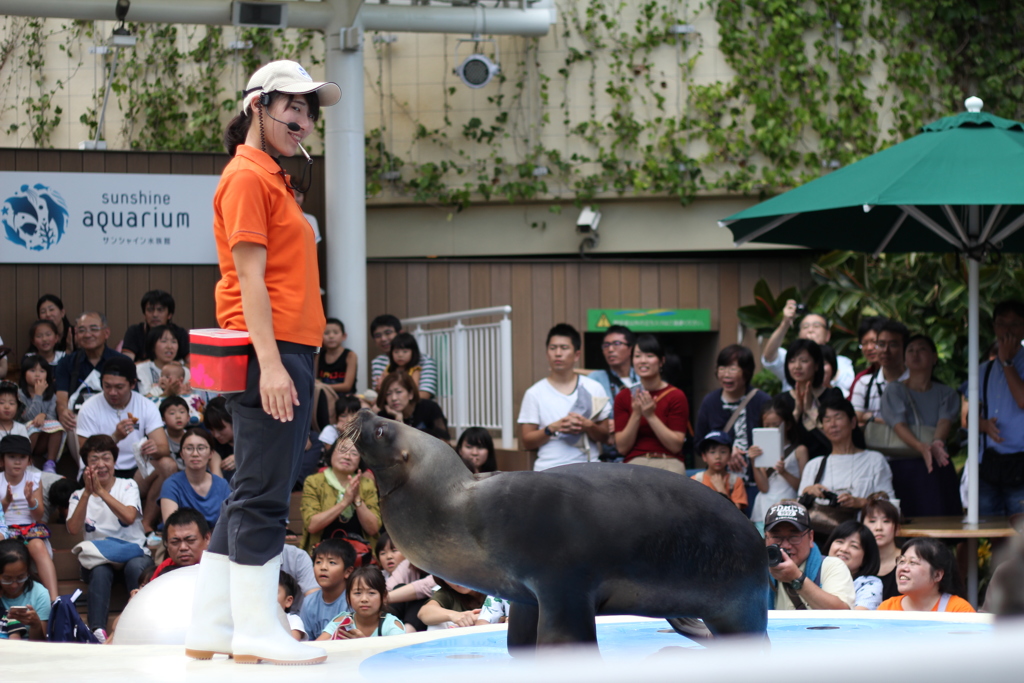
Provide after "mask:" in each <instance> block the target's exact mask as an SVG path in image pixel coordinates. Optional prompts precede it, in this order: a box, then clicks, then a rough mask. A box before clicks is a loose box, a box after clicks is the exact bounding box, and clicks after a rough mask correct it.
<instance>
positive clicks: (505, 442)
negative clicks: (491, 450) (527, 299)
mask: <svg viewBox="0 0 1024 683" xmlns="http://www.w3.org/2000/svg"><path fill="white" fill-rule="evenodd" d="M498 329H499V334H500V336H501V445H502V447H503V448H508V449H511V448H512V447H513V444H512V439H513V431H512V428H513V422H512V321H511V320H510V319H509V317H508V313H506V314H504V315H503V316H501V322H500V323H499V327H498Z"/></svg>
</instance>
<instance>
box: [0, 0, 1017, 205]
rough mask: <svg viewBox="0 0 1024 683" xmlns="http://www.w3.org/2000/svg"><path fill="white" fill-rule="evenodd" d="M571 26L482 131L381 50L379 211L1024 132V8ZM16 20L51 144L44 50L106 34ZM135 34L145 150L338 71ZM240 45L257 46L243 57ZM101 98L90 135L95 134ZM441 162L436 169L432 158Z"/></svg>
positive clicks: (263, 38) (132, 80)
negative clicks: (318, 74)
mask: <svg viewBox="0 0 1024 683" xmlns="http://www.w3.org/2000/svg"><path fill="white" fill-rule="evenodd" d="M559 9H560V12H559V17H560V24H559V25H558V27H557V29H553V31H552V35H551V36H549V37H547V38H544V39H535V38H515V39H504V40H505V43H504V44H505V45H506V50H505V51H504V52H503V54H502V57H503V60H502V61H503V65H502V67H503V71H502V73H501V74H499V76H498V78H497V79H496V82H494V83H492V84H491V85H489V86H488V87H487V90H486V91H484V92H486V93H487V98H486V99H487V102H488V105H489V109H488V111H489V113H488V114H487V115H486V116H485V115H481V114H476V115H467V116H461V115H459V116H456V114H455V113H454V112H453V109H452V107H451V104H450V100H451V99H452V98H453V97H454V96H455V95H456V93H457V88H461V87H463V86H461V85H459V84H457V82H456V79H455V78H454V77H453V76H450V75H448V74H447V72H448V71H449V70H450V67H451V66H454V65H452V64H449V65H448V67H449V68H446V69H445V71H446V74H445V83H444V86H443V87H444V90H443V92H442V96H443V98H444V116H443V120H442V121H441V123H440V124H439V125H427V124H425V123H424V122H422V121H420V120H419V118H418V113H417V112H416V111H413V110H412V109H410V108H409V107H408V105H406V104H405V103H404V102H400V101H398V100H397V98H395V97H394V95H393V94H392V93H391V92H390V91H389V89H388V83H389V81H388V80H386V79H385V77H384V72H385V64H386V63H387V61H388V60H389V58H390V54H391V53H390V51H391V50H392V48H391V47H390V45H391V43H390V42H389V41H387V40H382V39H380V37H379V36H374V35H367V37H366V38H367V40H366V52H365V54H366V68H367V71H368V73H369V75H370V78H369V79H368V82H369V83H370V85H371V88H375V89H376V92H377V96H378V106H379V107H380V110H381V125H380V126H379V127H378V128H376V129H374V130H371V131H369V132H368V133H367V137H366V172H367V175H366V177H367V195H368V196H371V197H372V196H375V195H379V194H382V193H385V192H389V193H393V194H397V195H404V196H408V197H411V198H413V199H414V200H416V201H420V202H429V203H435V204H440V205H450V206H455V207H465V206H468V205H469V204H471V203H473V202H477V201H481V200H482V201H488V200H490V201H495V200H502V201H507V202H513V203H515V202H523V201H532V200H554V199H558V200H564V199H572V200H574V201H575V202H576V203H577V204H583V203H587V202H591V201H595V200H599V199H601V198H604V197H608V196H617V195H618V196H656V197H674V198H675V199H677V200H678V201H680V202H681V203H684V204H685V203H687V202H689V201H691V200H692V199H693V198H694V197H695V196H696V195H697V194H698V193H701V192H719V191H728V192H742V193H749V194H768V193H774V192H778V191H780V190H784V189H786V188H788V187H792V186H794V185H797V184H799V183H802V182H804V181H806V180H809V179H811V178H813V177H816V176H818V175H820V174H821V173H823V172H827V171H828V170H830V169H832V168H835V167H838V166H840V165H845V164H849V163H852V162H853V161H856V160H857V159H859V158H861V157H864V156H866V155H868V154H871V153H873V152H875V151H877V150H878V149H879V148H880V147H883V146H886V145H889V144H892V143H895V142H898V141H900V140H902V139H905V138H906V137H908V136H910V135H913V134H914V133H915V132H916V130H917V128H918V127H919V126H920V125H921V124H922V123H925V122H927V121H929V120H932V119H934V118H937V117H939V116H942V115H946V114H948V113H951V112H954V111H958V110H959V109H960V108H961V106H962V104H961V101H962V99H963V97H965V96H966V95H969V94H978V95H980V96H981V97H983V98H984V99H985V101H986V109H987V110H988V111H992V112H994V113H996V114H998V115H1001V116H1006V117H1009V118H1018V119H1019V118H1022V117H1024V68H1022V67H1024V56H1022V54H1024V53H1021V52H1020V50H1019V47H1018V45H1017V42H1018V40H1017V36H1018V35H1020V33H1021V31H1022V29H1024V5H1021V4H1020V3H1018V2H1015V0H807V1H806V2H800V3H794V2H788V1H785V0H692V1H690V0H660V1H658V0H650V1H647V2H645V1H644V0H631V1H629V2H627V1H625V0H578V1H576V2H563V3H561V4H560V7H559ZM709 15H711V16H713V17H714V19H715V20H716V22H717V24H718V29H719V36H718V38H719V40H718V44H717V46H716V47H715V48H714V49H716V50H717V51H718V52H719V53H720V54H721V56H722V58H723V59H724V61H725V63H726V64H727V65H728V67H729V68H730V69H731V71H732V72H733V73H732V75H731V77H723V78H720V79H717V80H714V81H710V80H708V79H706V78H701V79H697V78H696V77H695V72H696V70H697V68H698V66H699V64H700V63H701V60H702V59H706V58H708V56H709V55H708V54H706V48H705V42H706V40H707V39H708V38H709V37H708V36H701V34H700V33H696V32H692V31H689V30H686V29H685V28H683V27H686V26H688V25H689V24H690V22H691V21H693V20H694V19H695V18H697V17H702V16H703V17H707V16H709ZM4 21H5V22H6V26H5V29H4V31H3V35H4V36H5V39H4V40H3V42H0V83H2V84H3V85H4V86H6V89H7V91H8V92H12V91H14V90H17V91H18V93H19V94H20V95H19V96H21V97H22V99H21V100H15V101H14V102H12V101H11V100H10V99H8V100H7V101H6V104H5V107H6V110H8V111H9V110H10V109H11V108H12V107H13V108H16V109H18V118H17V122H16V123H15V124H12V125H11V126H10V127H9V128H8V129H6V131H5V132H6V133H7V134H8V135H9V136H13V135H17V136H18V137H19V138H20V139H22V140H26V141H27V139H28V138H27V137H25V136H26V135H28V134H30V139H31V141H32V143H33V144H34V145H35V146H37V147H46V146H49V145H50V144H51V138H52V134H53V131H54V130H55V129H56V128H57V126H58V125H59V124H60V122H61V118H62V116H63V114H64V113H63V111H61V108H60V107H59V106H58V105H57V104H56V101H55V100H56V96H57V93H58V92H59V91H60V90H62V89H63V87H64V85H65V82H64V81H62V80H59V79H52V77H50V76H48V75H46V74H45V71H44V59H43V54H44V51H43V47H44V45H45V44H46V43H47V41H50V40H54V39H55V36H57V34H58V33H62V34H66V36H65V35H62V36H61V37H60V38H59V40H60V42H61V45H62V47H61V49H62V50H64V51H66V53H67V55H68V57H67V58H68V60H69V64H70V66H71V67H72V69H73V70H77V68H78V67H80V66H81V64H82V58H81V56H80V55H81V53H82V45H83V44H84V43H85V42H88V43H89V44H95V43H99V42H103V41H104V40H105V38H104V37H103V36H100V35H98V34H97V30H96V27H95V25H93V24H92V23H91V22H71V23H69V24H61V25H60V28H59V29H48V28H47V27H49V26H51V25H53V23H52V22H50V23H44V22H42V21H40V20H34V19H19V18H6V19H5V20H4ZM131 30H132V32H133V33H134V34H135V35H137V36H139V41H138V43H137V44H136V46H135V48H133V49H128V50H122V51H121V53H120V55H119V65H118V69H117V74H116V75H115V77H114V79H113V92H114V95H115V98H114V101H113V102H112V104H111V105H110V106H116V107H118V108H119V110H120V112H121V114H122V116H121V118H122V119H123V122H124V123H123V127H122V129H121V130H120V131H119V133H120V135H121V137H122V138H123V139H125V140H126V141H127V143H128V145H129V146H130V147H131V148H132V149H145V150H187V151H219V150H220V149H221V142H220V136H221V131H222V130H223V127H224V124H225V123H226V121H227V120H228V119H229V118H230V117H231V116H233V115H234V112H235V111H237V107H238V102H239V98H240V89H241V88H242V87H244V82H245V79H246V78H247V77H248V74H250V73H251V72H252V71H253V70H255V69H256V68H257V67H258V66H259V65H260V64H262V63H264V62H266V61H268V60H270V59H281V58H289V59H296V60H298V61H300V62H302V63H304V64H306V65H307V66H310V65H318V64H321V63H322V62H323V49H324V47H323V40H322V36H321V35H320V34H318V33H316V32H312V31H298V30H292V29H289V30H286V31H271V30H264V29H223V28H218V27H200V26H171V25H158V24H148V25H142V24H134V25H131ZM448 40H449V39H447V38H445V41H446V42H445V48H446V53H447V52H448V50H447V47H448V42H447V41H448ZM238 42H241V43H243V44H246V45H247V44H248V43H251V47H248V46H246V47H245V48H244V49H234V48H233V47H232V43H238ZM509 45H511V46H512V48H513V49H512V51H511V52H512V54H513V55H514V56H513V58H511V59H510V58H509V56H508V55H509V51H508V49H507V48H508V46H509ZM72 50H74V54H72ZM553 54H554V55H555V57H554V58H552V55H553ZM111 57H112V55H109V54H108V55H107V56H106V57H105V58H104V59H105V60H106V64H107V68H108V70H109V65H110V62H111ZM374 62H376V64H374ZM374 67H376V68H374ZM374 71H376V75H375V74H374ZM22 75H27V76H28V77H29V78H30V79H31V82H30V83H29V84H28V87H26V84H25V83H24V82H22V81H21V80H18V79H21V78H22ZM374 76H375V77H374ZM2 79H6V80H2ZM100 80H101V81H102V79H100ZM583 84H585V87H580V86H581V85H583ZM16 86H20V88H19V87H16ZM102 88H103V84H102V83H100V84H98V85H97V89H96V92H95V93H94V106H92V107H90V108H89V110H88V111H87V112H86V113H85V114H83V115H82V117H81V119H80V120H81V121H82V122H83V123H84V124H85V125H86V126H87V127H88V128H89V130H90V131H92V132H93V133H95V128H96V126H97V119H98V111H99V106H100V104H101V102H102V94H103V93H102ZM368 106H372V105H368ZM385 106H386V107H387V108H388V110H389V112H390V113H391V119H390V123H392V124H393V121H394V118H393V117H394V116H395V115H396V111H397V115H398V116H403V117H407V118H408V119H409V120H410V121H411V122H412V124H413V129H414V130H415V135H414V140H413V142H412V146H411V147H409V148H408V149H405V150H398V149H396V147H395V144H394V142H393V140H392V135H393V131H392V130H391V129H390V128H389V125H388V124H389V118H388V117H387V116H385V113H384V112H385ZM4 113H5V112H0V115H3V114H4ZM109 115H110V112H109V109H108V118H109ZM108 128H109V126H108ZM322 131H323V129H322V124H321V126H320V132H321V133H322ZM107 132H108V136H109V134H110V132H111V131H109V130H108V131H107ZM552 140H554V141H555V142H551V141H552ZM428 149H433V150H436V151H437V153H436V154H431V155H424V154H418V153H417V152H419V151H422V150H428ZM428 156H430V157H433V160H430V161H415V160H414V159H416V158H425V157H428ZM403 157H404V158H403ZM552 210H554V211H557V205H556V206H552Z"/></svg>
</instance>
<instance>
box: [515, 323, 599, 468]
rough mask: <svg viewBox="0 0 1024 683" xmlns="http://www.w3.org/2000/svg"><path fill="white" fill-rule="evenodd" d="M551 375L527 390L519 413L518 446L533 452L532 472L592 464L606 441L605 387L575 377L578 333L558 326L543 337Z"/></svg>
mask: <svg viewBox="0 0 1024 683" xmlns="http://www.w3.org/2000/svg"><path fill="white" fill-rule="evenodd" d="M546 346H547V356H548V366H549V367H550V368H551V372H550V374H549V375H548V376H547V377H545V378H544V379H542V380H541V381H539V382H537V383H536V384H534V385H533V386H532V387H530V388H529V389H527V390H526V394H525V395H524V396H523V404H522V406H521V408H520V410H519V424H520V425H521V427H520V429H521V431H520V441H521V442H522V444H523V447H524V448H526V449H528V450H537V462H535V463H534V465H533V469H534V470H536V471H538V472H539V471H541V470H546V469H548V468H550V467H557V466H558V465H569V464H572V463H581V462H596V461H597V460H598V455H599V453H600V444H602V443H604V442H605V441H606V440H607V438H608V430H609V428H610V424H609V423H610V422H611V420H610V419H609V418H610V417H611V413H612V405H611V401H610V400H609V398H608V395H607V394H606V393H605V390H604V387H602V386H601V385H600V384H598V383H597V382H595V381H594V380H592V379H589V378H587V377H584V376H582V375H577V374H576V372H575V370H574V369H573V368H574V366H575V364H576V361H578V360H579V358H580V346H581V340H580V333H579V332H577V331H576V328H574V327H573V326H572V325H569V324H566V323H559V324H558V325H555V326H554V327H552V328H551V330H550V331H549V332H548V337H547V344H546Z"/></svg>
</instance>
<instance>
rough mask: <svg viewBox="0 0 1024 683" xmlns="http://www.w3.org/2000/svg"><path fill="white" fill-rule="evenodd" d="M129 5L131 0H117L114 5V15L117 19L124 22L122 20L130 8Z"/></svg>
mask: <svg viewBox="0 0 1024 683" xmlns="http://www.w3.org/2000/svg"><path fill="white" fill-rule="evenodd" d="M131 6H132V3H131V0H117V4H116V5H114V16H115V17H117V20H118V21H120V22H121V23H122V24H123V23H124V20H125V19H126V18H127V17H128V10H129V9H130V8H131Z"/></svg>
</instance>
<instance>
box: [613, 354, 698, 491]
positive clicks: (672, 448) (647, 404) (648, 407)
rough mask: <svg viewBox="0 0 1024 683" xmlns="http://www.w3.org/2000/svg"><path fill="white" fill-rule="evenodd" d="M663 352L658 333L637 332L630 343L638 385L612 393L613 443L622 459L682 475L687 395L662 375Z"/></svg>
mask: <svg viewBox="0 0 1024 683" xmlns="http://www.w3.org/2000/svg"><path fill="white" fill-rule="evenodd" d="M664 365H665V351H664V350H663V349H662V348H661V344H660V343H659V342H658V339H657V337H655V336H654V335H651V334H642V335H640V336H639V337H637V340H636V345H635V346H634V347H633V369H634V370H636V374H637V375H638V376H639V377H640V385H639V386H635V387H633V388H632V389H628V388H627V389H623V390H622V391H620V392H619V393H618V395H617V396H616V397H615V406H614V407H615V447H616V448H617V449H618V451H619V453H625V454H626V457H625V462H628V463H631V464H634V465H647V466H648V467H657V468H659V469H663V470H669V471H672V472H677V473H679V474H686V465H685V464H683V460H682V452H683V442H684V440H685V439H686V432H687V431H689V426H690V404H689V402H688V401H687V400H686V394H684V393H683V391H682V390H681V389H679V388H677V387H674V386H672V385H671V384H669V383H668V382H666V381H665V380H663V379H662V378H661V370H662V368H663V367H664Z"/></svg>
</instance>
